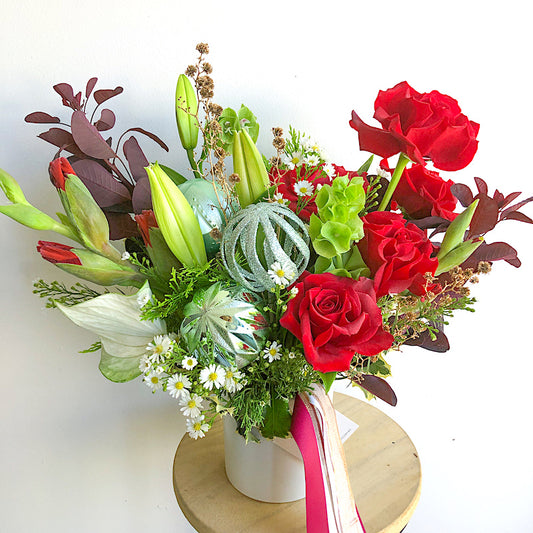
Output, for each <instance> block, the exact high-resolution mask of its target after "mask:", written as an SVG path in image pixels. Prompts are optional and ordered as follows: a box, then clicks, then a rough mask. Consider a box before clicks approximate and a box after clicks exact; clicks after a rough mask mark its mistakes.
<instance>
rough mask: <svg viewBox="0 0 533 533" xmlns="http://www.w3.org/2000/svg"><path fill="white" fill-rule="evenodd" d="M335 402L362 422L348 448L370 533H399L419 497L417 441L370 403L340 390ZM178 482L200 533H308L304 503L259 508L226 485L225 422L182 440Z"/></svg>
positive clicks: (180, 496) (185, 506)
mask: <svg viewBox="0 0 533 533" xmlns="http://www.w3.org/2000/svg"><path fill="white" fill-rule="evenodd" d="M334 404H335V408H336V409H337V410H338V411H340V412H341V413H343V414H344V415H346V416H347V417H349V418H350V419H352V420H353V421H355V422H357V424H359V428H358V429H357V430H356V431H355V433H354V434H353V435H352V436H351V437H350V438H349V439H348V440H347V441H346V442H345V443H344V449H345V453H346V461H347V464H348V470H349V476H350V482H351V485H352V490H353V493H354V496H355V501H356V503H357V507H358V509H359V513H360V515H361V519H362V521H363V524H364V526H365V529H366V532H367V533H399V532H400V531H401V530H402V529H403V528H404V527H405V525H406V524H407V522H408V521H409V519H410V518H411V516H412V514H413V512H414V510H415V507H416V504H417V503H418V500H419V498H420V488H421V470H420V461H419V459H418V454H417V452H416V449H415V447H414V445H413V443H412V442H411V440H410V439H409V437H408V436H407V434H406V433H405V431H404V430H403V429H402V428H401V427H400V426H399V425H398V424H396V422H394V421H393V420H392V419H391V418H389V417H388V416H386V415H385V414H383V413H382V412H381V411H379V409H376V408H375V407H372V406H371V405H369V404H368V403H367V402H364V401H361V400H357V399H355V398H351V397H350V396H346V395H344V394H339V393H336V394H335V397H334ZM173 478H174V492H175V493H176V498H177V500H178V503H179V506H180V507H181V510H182V511H183V514H184V515H185V516H186V517H187V519H188V520H189V522H190V523H191V524H192V526H193V527H194V528H195V529H196V530H197V531H198V532H199V533H272V532H276V533H284V532H290V533H305V500H304V499H302V500H299V501H297V502H292V503H262V502H258V501H255V500H252V499H250V498H248V497H247V496H244V495H242V494H241V493H240V492H238V491H237V490H236V489H234V488H233V486H232V485H231V484H230V483H229V481H228V480H227V478H226V473H225V470H224V439H223V431H222V423H221V422H220V420H218V421H217V422H216V423H215V424H214V425H213V427H212V428H211V430H210V431H209V432H208V433H207V435H206V436H205V438H203V439H199V440H198V441H194V440H192V439H191V438H189V436H188V435H185V436H184V437H183V439H182V440H181V442H180V444H179V446H178V449H177V451H176V456H175V458H174V470H173Z"/></svg>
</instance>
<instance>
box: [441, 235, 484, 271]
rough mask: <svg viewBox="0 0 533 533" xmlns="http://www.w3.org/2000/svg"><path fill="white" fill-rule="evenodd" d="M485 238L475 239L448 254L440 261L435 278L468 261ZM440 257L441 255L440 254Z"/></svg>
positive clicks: (458, 246)
mask: <svg viewBox="0 0 533 533" xmlns="http://www.w3.org/2000/svg"><path fill="white" fill-rule="evenodd" d="M482 242H483V238H481V237H480V238H478V239H473V240H470V241H466V242H462V243H461V244H459V245H457V246H456V247H455V248H454V249H453V250H451V251H450V252H448V253H447V254H446V255H445V256H444V257H441V258H438V259H439V266H438V268H437V270H436V271H435V276H439V275H440V274H443V273H444V272H448V270H451V269H452V268H453V267H456V266H459V265H460V264H462V263H463V262H464V261H466V260H467V259H468V258H469V257H470V256H471V255H472V254H473V253H474V252H475V251H476V249H477V248H478V246H480V245H481V243H482ZM439 255H440V254H439Z"/></svg>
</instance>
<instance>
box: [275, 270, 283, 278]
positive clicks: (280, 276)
mask: <svg viewBox="0 0 533 533" xmlns="http://www.w3.org/2000/svg"><path fill="white" fill-rule="evenodd" d="M276 276H278V278H284V277H285V270H283V269H282V268H279V269H278V270H276Z"/></svg>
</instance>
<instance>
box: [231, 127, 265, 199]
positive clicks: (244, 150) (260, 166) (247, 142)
mask: <svg viewBox="0 0 533 533" xmlns="http://www.w3.org/2000/svg"><path fill="white" fill-rule="evenodd" d="M233 170H234V172H235V173H236V174H238V175H239V178H240V181H239V182H238V183H236V184H235V189H236V191H237V195H238V197H239V202H240V204H241V207H242V208H245V207H246V206H248V205H250V204H253V203H254V202H255V201H256V200H257V199H258V198H259V197H260V196H262V195H263V194H265V193H266V191H267V190H268V187H269V181H268V172H267V170H266V167H265V164H264V163H263V158H262V156H261V154H260V153H259V150H258V149H257V147H256V146H255V143H254V141H253V140H252V138H251V137H250V135H249V134H248V132H247V131H246V130H241V131H237V132H235V135H234V137H233Z"/></svg>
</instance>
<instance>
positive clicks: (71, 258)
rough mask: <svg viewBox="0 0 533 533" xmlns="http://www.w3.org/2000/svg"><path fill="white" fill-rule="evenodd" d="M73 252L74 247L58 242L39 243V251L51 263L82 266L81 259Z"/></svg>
mask: <svg viewBox="0 0 533 533" xmlns="http://www.w3.org/2000/svg"><path fill="white" fill-rule="evenodd" d="M71 250H72V246H67V245H66V244H60V243H58V242H48V241H39V242H38V243H37V251H38V252H39V253H40V254H41V255H42V257H43V259H46V260H47V261H50V263H54V264H55V263H68V264H71V265H81V261H80V258H79V257H78V256H77V255H76V254H75V253H74V252H71Z"/></svg>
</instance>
